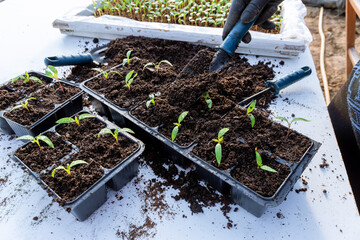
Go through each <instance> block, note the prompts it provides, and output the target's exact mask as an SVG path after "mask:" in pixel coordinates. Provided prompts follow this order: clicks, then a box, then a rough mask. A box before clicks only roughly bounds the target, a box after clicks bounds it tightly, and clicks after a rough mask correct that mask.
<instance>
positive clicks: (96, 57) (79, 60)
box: [44, 45, 108, 67]
mask: <svg viewBox="0 0 360 240" xmlns="http://www.w3.org/2000/svg"><path fill="white" fill-rule="evenodd" d="M107 47H108V46H107V45H104V46H100V47H96V48H94V49H92V50H91V51H90V52H89V53H85V54H77V55H70V56H54V57H46V58H45V59H44V63H45V65H46V66H48V65H52V66H54V67H60V66H68V65H83V64H91V63H95V64H97V65H98V64H99V63H100V62H101V63H105V62H106V59H105V52H106V50H107Z"/></svg>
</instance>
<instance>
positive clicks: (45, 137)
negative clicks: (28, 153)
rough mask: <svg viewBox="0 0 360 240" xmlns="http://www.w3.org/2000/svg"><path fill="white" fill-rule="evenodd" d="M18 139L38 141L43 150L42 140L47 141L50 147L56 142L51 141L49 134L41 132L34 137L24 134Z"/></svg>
mask: <svg viewBox="0 0 360 240" xmlns="http://www.w3.org/2000/svg"><path fill="white" fill-rule="evenodd" d="M17 140H29V141H30V142H33V143H36V144H37V145H38V146H39V148H40V150H41V151H43V149H42V147H41V146H40V140H41V141H43V142H45V143H46V144H47V145H49V146H50V147H52V148H54V144H53V143H52V142H51V140H50V139H49V138H48V137H47V136H43V135H41V133H40V134H39V135H38V136H37V137H33V136H31V135H24V136H21V137H18V138H17Z"/></svg>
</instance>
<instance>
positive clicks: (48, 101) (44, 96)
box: [4, 83, 80, 127]
mask: <svg viewBox="0 0 360 240" xmlns="http://www.w3.org/2000/svg"><path fill="white" fill-rule="evenodd" d="M62 86H63V88H64V90H65V94H63V92H62V90H61V88H60V87H59V85H58V83H55V84H54V85H51V86H48V87H46V88H43V89H42V90H41V91H40V92H36V93H34V94H32V95H31V97H35V98H36V99H39V100H40V101H38V100H29V104H28V108H29V110H30V111H27V110H26V109H25V108H23V107H21V108H18V109H15V110H13V111H9V112H6V113H5V114H4V116H5V117H7V118H8V119H11V120H13V121H14V122H17V123H20V124H22V125H24V126H26V127H29V126H31V125H32V124H33V123H35V122H36V121H38V120H39V119H40V118H42V117H43V116H45V115H46V114H47V113H49V112H50V111H52V110H53V109H54V107H55V104H60V103H63V102H65V101H66V100H68V99H70V98H71V97H72V96H74V95H75V94H76V93H78V92H80V89H79V88H75V87H72V86H69V85H65V84H62Z"/></svg>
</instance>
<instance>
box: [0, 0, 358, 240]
mask: <svg viewBox="0 0 360 240" xmlns="http://www.w3.org/2000/svg"><path fill="white" fill-rule="evenodd" d="M89 3H91V1H90V0H77V1H70V0H62V1H46V0H33V1H25V0H6V1H4V2H1V3H0V12H1V14H0V32H1V35H0V48H1V54H0V56H1V57H0V70H1V71H0V83H1V82H4V81H6V80H9V79H10V78H12V77H14V76H17V75H19V74H22V73H23V72H24V71H27V70H36V71H43V70H44V68H45V66H44V63H43V59H44V57H45V56H53V55H61V54H72V53H80V52H83V51H84V48H85V47H89V48H90V47H91V46H92V45H93V44H92V39H86V38H78V37H69V36H64V35H61V34H60V32H59V31H58V30H56V29H53V28H52V25H51V23H52V21H53V20H54V19H55V18H56V17H60V16H62V15H63V14H64V13H65V12H67V11H69V10H70V9H71V8H72V7H75V6H77V7H78V6H86V5H88V4H89ZM86 41H89V42H90V43H89V44H88V45H86V44H85V42H86ZM247 57H248V58H249V60H250V61H251V62H256V61H258V60H262V59H263V58H257V59H256V58H255V57H251V56H247ZM265 60H267V59H265ZM270 60H271V61H274V59H271V58H270ZM277 62H279V60H277ZM344 64H345V63H344ZM304 65H309V66H310V67H311V68H312V69H313V74H312V75H311V76H310V77H308V78H307V79H305V80H303V81H302V82H301V83H297V84H295V85H293V86H291V87H289V88H287V89H286V90H285V91H283V92H282V93H281V96H280V97H279V98H278V99H277V100H276V101H275V102H274V104H272V105H271V107H270V109H271V111H272V112H273V113H274V115H281V116H287V117H290V116H291V114H292V113H294V114H295V115H296V117H304V118H307V119H310V120H311V122H310V123H303V122H299V123H297V124H295V125H294V126H293V128H294V129H296V130H297V131H299V132H301V133H303V134H305V135H306V136H308V137H310V138H312V139H314V140H316V141H318V142H321V143H322V146H321V148H320V149H319V151H318V153H317V154H316V156H315V157H314V158H313V160H312V162H311V163H310V165H309V167H308V168H307V169H306V170H305V171H304V173H303V175H302V177H303V178H304V179H306V181H307V182H308V186H304V185H303V184H302V181H301V180H299V181H297V183H296V184H295V189H299V188H302V187H307V188H308V190H307V192H300V193H296V192H295V191H291V192H290V193H289V195H288V197H287V200H286V201H284V202H283V203H282V204H281V205H280V206H278V207H276V208H270V209H269V210H267V211H266V212H265V213H264V215H263V216H262V217H261V218H256V217H254V216H253V215H251V214H249V213H248V212H246V211H245V210H243V209H242V208H239V210H238V211H237V212H234V211H233V210H231V211H230V213H229V214H228V216H229V217H230V219H231V220H232V221H233V224H234V225H235V224H236V227H232V228H231V229H227V228H226V224H227V220H226V218H225V217H224V215H223V213H222V211H221V210H220V208H221V205H219V204H218V205H216V206H215V207H209V208H205V209H204V213H200V214H193V215H192V214H191V212H190V209H189V207H188V204H187V202H185V201H183V200H180V201H175V200H174V199H173V198H172V197H171V196H174V195H176V192H177V191H176V190H174V189H172V188H167V189H166V190H165V192H164V194H165V200H164V202H165V203H166V204H167V205H168V210H167V211H165V212H163V213H160V214H159V212H157V211H154V210H153V209H152V208H149V211H148V213H147V214H144V213H142V211H141V208H142V207H144V206H145V204H147V203H146V202H145V200H144V197H143V195H142V194H141V193H142V191H143V190H144V188H145V187H146V183H145V182H146V181H147V180H149V179H152V178H154V177H156V176H155V175H154V173H153V172H152V170H151V169H150V168H149V167H147V166H142V167H141V168H140V172H139V176H141V175H143V177H141V178H140V183H139V184H138V185H137V187H135V186H134V181H132V182H130V183H129V184H127V185H126V186H125V187H124V188H123V189H122V190H121V191H119V192H117V193H116V192H113V191H110V192H109V194H108V196H109V199H108V200H107V202H106V203H105V204H104V205H103V206H102V207H100V209H98V210H97V211H96V212H95V213H94V214H93V215H92V216H91V217H90V218H89V219H87V220H86V221H84V222H79V221H77V220H76V219H75V218H74V217H73V216H72V215H71V214H68V213H67V212H66V211H65V210H64V209H63V208H61V207H60V206H58V204H56V203H52V198H50V197H48V196H47V193H46V192H45V191H44V190H43V189H41V188H40V187H39V186H38V184H37V183H36V182H35V181H34V180H33V179H32V178H31V177H30V176H28V175H27V174H26V173H25V172H24V171H23V170H22V169H20V168H19V167H18V165H17V164H16V163H14V161H13V160H11V159H10V158H9V157H8V154H9V153H11V152H12V151H14V150H16V148H17V147H18V146H20V144H21V143H19V142H17V141H16V140H14V139H13V140H10V139H9V136H7V135H4V134H2V133H1V132H0V151H1V154H0V169H1V171H0V179H5V180H6V181H0V239H86V240H88V239H119V238H120V239H121V236H119V235H118V234H117V233H119V232H124V233H129V231H131V230H132V229H133V228H132V226H141V225H142V224H143V223H144V222H145V219H146V217H149V218H150V219H151V220H152V221H153V222H154V223H155V226H154V227H153V228H151V229H148V233H150V235H149V236H143V237H142V238H141V239H182V240H183V239H197V240H198V239H272V240H273V239H336V240H338V239H359V235H360V227H359V226H360V217H359V215H358V213H357V209H356V204H355V201H354V197H353V195H352V190H351V187H350V185H349V181H348V177H347V174H346V170H345V166H344V164H343V161H342V159H341V155H340V152H339V149H338V146H337V143H336V140H335V137H334V132H333V129H332V126H331V122H330V119H329V115H328V113H327V109H326V105H325V101H324V98H323V95H322V92H321V89H320V85H319V80H318V78H317V76H316V74H315V67H314V64H313V60H312V56H311V53H310V51H309V50H307V51H306V52H305V53H304V54H301V56H300V57H299V58H296V59H292V60H285V65H284V66H282V67H279V68H278V69H277V71H280V72H281V73H287V72H289V71H292V70H296V69H298V68H300V67H302V66H304ZM286 98H288V100H285V99H286ZM322 158H325V159H326V160H327V162H328V163H329V164H330V166H329V167H328V168H325V169H321V168H320V167H319V164H321V163H322ZM310 169H311V170H310ZM324 189H326V190H327V193H326V194H324V193H323V190H324ZM115 194H117V195H118V196H122V197H123V199H122V200H118V199H117V198H116V196H115ZM150 205H151V204H150ZM235 207H236V205H234V206H232V209H234V208H235ZM279 212H280V213H281V214H282V215H283V218H278V217H277V213H279ZM159 215H160V216H161V218H160V217H159ZM183 215H186V216H187V218H183ZM34 217H38V220H34Z"/></svg>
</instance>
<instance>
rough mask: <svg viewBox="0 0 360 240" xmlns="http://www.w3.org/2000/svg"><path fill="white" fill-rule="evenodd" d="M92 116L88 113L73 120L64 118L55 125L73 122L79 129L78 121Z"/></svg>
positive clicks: (92, 116)
mask: <svg viewBox="0 0 360 240" xmlns="http://www.w3.org/2000/svg"><path fill="white" fill-rule="evenodd" d="M94 117H95V116H94V115H91V114H89V113H84V114H81V115H79V117H77V116H75V117H74V118H71V117H65V118H61V119H59V120H57V121H56V123H73V122H75V123H76V124H77V125H78V126H79V127H80V120H83V119H85V118H94Z"/></svg>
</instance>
